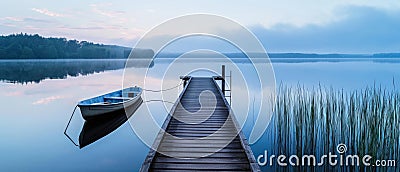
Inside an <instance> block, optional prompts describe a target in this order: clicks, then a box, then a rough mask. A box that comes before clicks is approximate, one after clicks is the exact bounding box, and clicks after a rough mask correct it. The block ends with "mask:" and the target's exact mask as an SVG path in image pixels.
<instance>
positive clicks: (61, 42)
mask: <svg viewBox="0 0 400 172" xmlns="http://www.w3.org/2000/svg"><path fill="white" fill-rule="evenodd" d="M130 51H131V48H127V47H121V46H116V45H103V44H95V43H92V42H87V41H77V40H67V39H66V38H44V37H42V36H39V35H38V34H34V35H29V34H26V33H25V34H23V33H21V34H12V35H8V36H0V59H61V58H62V59H116V58H127V57H128V56H129V53H130ZM142 51H143V50H142ZM144 51H146V52H147V51H151V52H153V51H152V50H144Z"/></svg>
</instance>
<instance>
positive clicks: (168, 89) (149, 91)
mask: <svg viewBox="0 0 400 172" xmlns="http://www.w3.org/2000/svg"><path fill="white" fill-rule="evenodd" d="M182 84H183V82H182V83H180V84H178V85H176V86H174V87H171V88H168V89H163V90H150V89H144V88H143V89H142V90H143V91H149V92H162V91H169V90H172V89H174V88H177V87H179V86H181V85H182Z"/></svg>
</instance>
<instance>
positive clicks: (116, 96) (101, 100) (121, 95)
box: [79, 87, 142, 105]
mask: <svg viewBox="0 0 400 172" xmlns="http://www.w3.org/2000/svg"><path fill="white" fill-rule="evenodd" d="M141 91H142V90H141V88H140V87H129V88H125V89H123V90H118V91H114V92H111V93H107V94H104V95H101V96H97V97H94V98H90V99H86V100H83V101H81V102H79V105H97V104H116V103H121V102H124V101H126V100H129V99H132V98H134V97H136V96H137V95H138V94H140V92H141Z"/></svg>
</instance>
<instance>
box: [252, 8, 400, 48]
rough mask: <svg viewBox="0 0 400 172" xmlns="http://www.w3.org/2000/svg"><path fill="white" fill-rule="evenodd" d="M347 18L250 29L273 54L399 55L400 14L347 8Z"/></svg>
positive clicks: (338, 12) (342, 10)
mask: <svg viewBox="0 0 400 172" xmlns="http://www.w3.org/2000/svg"><path fill="white" fill-rule="evenodd" d="M335 12H336V13H337V14H338V15H339V14H340V15H343V14H345V16H346V17H344V18H343V19H341V20H339V21H334V22H331V23H328V24H325V25H307V26H303V27H296V26H293V25H288V24H276V25H274V26H273V27H270V28H265V27H263V26H261V25H256V26H252V27H250V29H251V30H252V31H253V32H254V33H255V35H256V36H257V37H258V38H259V39H260V40H261V42H262V43H263V45H264V46H265V48H266V49H267V50H269V51H271V52H324V53H327V52H333V53H375V52H394V51H396V52H398V51H400V34H399V30H400V12H399V11H385V10H382V9H378V8H373V7H363V6H348V7H343V8H341V9H338V10H336V11H335Z"/></svg>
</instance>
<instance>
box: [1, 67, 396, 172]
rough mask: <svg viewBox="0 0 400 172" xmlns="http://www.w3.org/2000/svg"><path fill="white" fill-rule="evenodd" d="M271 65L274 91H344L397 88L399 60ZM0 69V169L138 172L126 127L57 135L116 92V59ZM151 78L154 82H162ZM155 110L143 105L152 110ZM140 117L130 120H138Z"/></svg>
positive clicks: (136, 146)
mask: <svg viewBox="0 0 400 172" xmlns="http://www.w3.org/2000/svg"><path fill="white" fill-rule="evenodd" d="M168 62H170V61H168V60H159V61H157V62H156V63H155V64H154V66H153V69H158V68H165V67H166V65H167V64H168ZM204 63H207V62H204ZM241 65H243V66H246V65H248V64H246V63H243V64H241ZM272 65H273V68H274V71H275V77H276V83H277V85H280V83H282V84H284V85H292V86H296V85H298V84H300V85H304V86H305V87H308V88H311V87H317V86H318V85H322V86H324V87H328V88H329V87H333V88H334V89H344V90H349V91H351V90H357V89H362V88H365V87H367V86H374V84H375V85H381V86H382V87H387V88H388V89H393V85H397V86H400V59H384V60H382V59H380V60H377V59H329V60H327V59H296V60H293V59H274V60H273V64H272ZM0 67H1V68H0V81H1V82H0V96H1V97H2V99H1V100H0V104H1V107H2V108H1V114H0V116H1V117H0V119H1V120H0V126H1V128H0V136H1V143H0V144H1V146H0V152H1V154H0V171H50V170H51V171H72V170H79V171H137V170H138V169H139V168H140V167H141V164H142V163H143V160H144V158H145V157H146V155H147V153H148V151H149V148H148V147H147V146H146V145H145V144H144V143H142V141H141V140H140V139H139V138H138V137H137V136H136V134H135V133H134V131H133V130H132V128H131V126H130V125H129V123H125V124H123V125H122V126H121V127H119V128H118V129H117V130H115V131H114V132H112V133H111V134H109V135H107V136H106V137H104V138H102V139H100V140H98V141H97V142H95V143H93V144H91V145H89V146H87V147H85V148H83V149H79V148H77V147H75V146H74V145H73V144H72V143H71V142H70V141H69V140H68V139H67V138H66V137H65V136H64V134H63V131H64V128H65V126H66V124H67V122H68V119H69V117H70V115H71V112H72V110H73V109H74V107H75V105H76V103H77V102H78V101H80V100H82V99H85V98H89V97H92V96H96V95H99V94H102V93H106V92H110V91H112V90H118V89H120V88H121V87H122V85H123V84H122V83H123V73H124V71H123V69H122V68H123V67H124V61H123V60H64V61H57V60H56V61H54V60H44V61H43V60H42V61H12V60H11V61H0ZM228 70H229V69H228ZM178 73H179V71H178ZM181 75H183V74H181ZM235 76H239V75H237V74H235V73H234V74H233V86H232V87H233V93H232V95H233V100H232V107H233V108H235V110H237V111H238V112H240V111H241V110H243V108H247V106H246V107H243V106H242V105H241V104H242V103H241V102H240V101H239V98H238V97H239V95H240V94H241V93H240V90H241V88H240V87H241V84H243V83H240V80H239V79H236V78H235ZM154 77H155V80H160V79H161V77H162V76H157V75H154ZM157 77H158V78H157ZM167 79H169V80H170V81H171V83H170V84H171V85H176V84H179V82H180V81H179V75H176V76H171V77H170V78H167ZM235 81H236V82H235ZM156 82H157V81H155V83H156ZM393 83H394V84H393ZM150 85H151V84H150ZM180 90H181V88H177V89H174V90H171V92H170V93H168V94H167V95H168V97H165V98H166V99H168V101H172V102H174V101H175V100H176V97H177V96H178V93H179V91H180ZM235 90H238V91H236V92H235ZM255 94H256V93H250V97H251V95H255ZM161 106H162V104H160V103H152V104H151V107H154V108H155V109H157V107H161ZM142 107H143V106H142ZM142 107H141V108H142ZM140 111H141V109H139V110H138V112H139V113H136V114H135V115H134V116H133V118H131V119H130V120H135V116H140ZM160 112H163V111H160ZM238 112H236V114H240V113H238ZM159 114H160V115H159V116H157V117H155V119H156V120H157V122H158V123H159V124H162V122H163V120H164V118H165V117H166V115H167V114H165V113H159ZM252 118H253V116H251V115H249V116H248V117H247V121H246V123H245V127H244V129H243V131H244V133H245V135H246V136H247V137H248V136H249V134H250V131H251V126H252V124H253V122H252V121H253V119H252ZM82 124H83V120H82V119H80V118H79V116H75V117H74V119H73V121H72V123H71V129H70V130H69V132H70V133H71V136H72V137H73V138H74V139H76V138H77V136H78V135H79V131H80V129H81V127H82ZM270 132H271V131H268V130H267V131H266V132H265V133H266V134H265V135H264V136H263V137H262V138H261V139H260V140H259V141H258V142H256V143H255V144H254V145H252V149H253V152H254V154H255V156H257V155H259V154H262V153H263V152H264V150H265V149H268V148H269V146H270V144H271V143H270V142H269V141H268V133H270ZM149 134H153V135H154V134H157V133H149Z"/></svg>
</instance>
